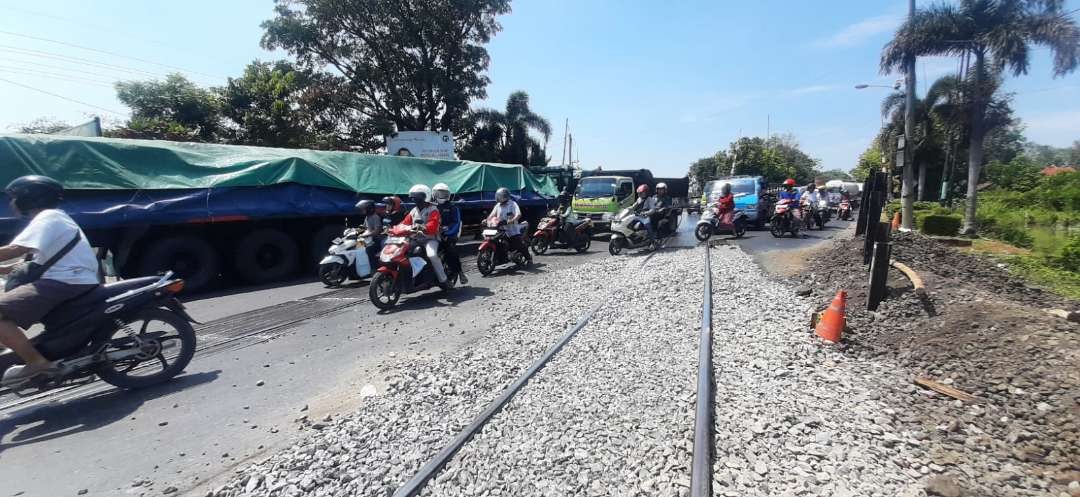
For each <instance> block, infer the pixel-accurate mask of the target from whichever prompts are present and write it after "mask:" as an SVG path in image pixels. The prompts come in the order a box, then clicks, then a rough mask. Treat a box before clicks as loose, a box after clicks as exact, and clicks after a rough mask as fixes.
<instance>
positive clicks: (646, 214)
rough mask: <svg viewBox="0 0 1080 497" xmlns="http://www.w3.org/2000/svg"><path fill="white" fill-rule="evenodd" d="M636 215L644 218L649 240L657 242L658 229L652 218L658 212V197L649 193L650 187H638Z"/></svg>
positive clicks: (635, 205)
mask: <svg viewBox="0 0 1080 497" xmlns="http://www.w3.org/2000/svg"><path fill="white" fill-rule="evenodd" d="M633 210H634V213H636V214H638V215H640V216H642V217H643V222H644V224H645V229H647V230H648V231H649V240H651V241H654V242H655V241H656V227H654V226H653V222H652V216H653V213H654V211H656V197H653V196H652V195H651V192H649V185H641V186H639V187H637V200H636V201H635V202H634V207H633Z"/></svg>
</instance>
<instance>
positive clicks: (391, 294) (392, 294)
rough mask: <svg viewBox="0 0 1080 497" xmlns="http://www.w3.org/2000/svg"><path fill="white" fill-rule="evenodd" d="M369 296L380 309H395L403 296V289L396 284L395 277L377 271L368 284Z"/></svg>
mask: <svg viewBox="0 0 1080 497" xmlns="http://www.w3.org/2000/svg"><path fill="white" fill-rule="evenodd" d="M368 297H369V298H370V299H371V303H372V304H375V307H378V308H379V309H380V310H383V311H386V310H389V309H393V308H394V306H395V305H397V302H398V299H399V298H401V289H399V288H398V287H397V285H396V284H394V278H393V277H392V276H390V275H389V274H387V273H375V276H374V277H372V278H371V283H369V284H368Z"/></svg>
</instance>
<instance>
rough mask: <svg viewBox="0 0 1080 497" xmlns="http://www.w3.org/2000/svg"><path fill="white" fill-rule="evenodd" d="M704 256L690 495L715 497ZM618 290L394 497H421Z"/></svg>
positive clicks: (709, 273)
mask: <svg viewBox="0 0 1080 497" xmlns="http://www.w3.org/2000/svg"><path fill="white" fill-rule="evenodd" d="M703 247H704V248H703V252H704V271H705V276H704V289H703V291H704V298H703V305H702V324H701V331H700V335H699V345H698V347H699V355H698V367H697V374H696V379H697V381H696V383H697V400H696V406H695V420H694V438H693V452H692V462H691V479H690V495H691V497H711V496H712V467H713V452H714V436H713V433H714V431H713V428H714V427H713V423H714V418H713V402H714V385H713V364H712V269H711V264H710V255H709V252H710V250H711V249H710V244H704V245H703ZM655 253H656V252H653V253H650V254H649V255H648V256H647V257H646V258H645V260H643V261H642V262H641V265H640V268H644V267H645V266H646V265H647V264H648V262H649V261H650V260H651V258H652V257H653V255H654V254H655ZM615 292H616V290H611V291H610V292H608V293H607V294H606V295H605V296H604V297H603V298H601V299H600V300H599V301H598V302H597V303H596V304H595V305H593V306H592V307H591V308H589V310H587V311H586V312H585V313H584V314H583V315H582V316H581V317H580V318H579V319H578V321H577V322H576V323H575V324H574V325H573V326H572V327H571V328H570V329H568V330H567V331H566V332H565V333H563V334H562V335H561V336H560V337H559V338H558V339H557V340H556V341H555V343H554V344H552V345H551V347H549V348H548V349H547V350H546V351H545V352H544V353H543V354H542V355H541V356H540V357H539V358H538V359H536V361H534V362H533V363H532V364H530V365H529V367H528V368H526V369H525V371H524V372H522V373H521V374H520V375H519V376H518V377H517V378H516V379H514V381H513V382H511V383H510V385H509V386H507V387H506V388H505V389H504V390H503V391H502V392H501V393H500V394H499V395H498V396H497V397H496V398H495V399H493V400H492V401H491V402H490V403H489V404H488V405H487V406H486V407H485V408H484V409H483V410H482V411H481V412H480V413H479V414H478V415H477V416H476V417H474V418H473V419H472V420H471V421H470V422H469V423H468V424H467V425H466V426H465V427H464V428H463V429H462V430H461V431H459V432H458V433H457V434H456V435H455V436H454V437H453V438H452V439H451V441H450V442H449V443H448V444H447V445H446V446H445V447H443V448H442V449H441V450H439V451H438V452H437V453H436V454H435V455H434V456H433V457H432V458H431V459H430V460H429V461H428V462H427V463H425V464H424V465H423V466H421V467H420V469H419V471H417V473H416V474H415V475H413V476H412V477H411V478H410V479H409V480H407V481H406V482H405V483H404V484H403V485H402V486H401V487H399V488H398V489H397V490H396V491H395V492H394V493H393V497H414V496H417V495H420V494H421V492H422V491H423V490H424V488H425V487H426V485H427V484H428V482H430V481H431V480H432V479H433V478H435V477H436V476H437V475H438V474H439V472H440V471H441V470H443V468H444V467H445V466H446V465H447V464H448V463H450V461H451V460H452V459H453V458H454V456H455V455H456V454H457V453H458V452H459V451H460V450H461V449H462V448H463V447H464V446H465V445H466V444H468V443H469V441H470V440H471V439H472V438H473V437H474V436H476V435H477V434H478V433H480V431H481V430H482V429H483V428H484V426H485V425H486V424H487V423H488V421H490V420H491V419H492V418H493V417H494V416H495V415H496V414H497V413H499V412H500V411H501V410H502V409H503V408H504V407H505V406H506V405H507V404H508V403H509V402H510V401H511V400H512V399H513V398H514V396H515V395H516V394H517V393H518V392H519V391H521V390H522V388H524V387H525V386H526V384H527V383H528V382H529V381H530V380H531V379H532V378H533V377H534V376H535V375H536V374H537V373H538V372H539V371H540V370H541V369H543V368H544V366H546V365H547V364H548V363H549V362H550V361H551V359H552V358H553V357H555V356H556V355H557V354H558V353H559V351H560V350H562V349H563V348H564V347H565V346H566V345H567V343H569V342H570V341H571V340H572V339H573V338H574V337H575V336H576V335H577V334H578V333H579V332H580V331H581V330H582V329H583V328H585V327H586V325H588V324H589V323H590V321H591V320H592V318H593V316H594V315H595V314H596V313H597V311H598V310H600V308H602V307H603V306H604V305H605V304H607V303H609V302H610V301H611V300H612V299H611V297H612V296H613V295H614V294H615Z"/></svg>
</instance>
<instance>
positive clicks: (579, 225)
mask: <svg viewBox="0 0 1080 497" xmlns="http://www.w3.org/2000/svg"><path fill="white" fill-rule="evenodd" d="M567 222H568V224H569V225H570V226H569V227H570V228H572V229H566V226H565V225H564V224H563V222H562V220H561V219H560V218H559V211H557V210H552V211H551V212H548V216H547V217H545V218H543V219H541V220H540V224H537V225H536V233H533V236H532V240H531V241H530V242H529V247H530V248H531V249H532V251H533V253H534V254H536V255H543V254H544V253H545V252H547V251H548V249H549V248H572V249H574V250H576V251H577V252H578V253H579V254H580V253H584V252H587V251H588V250H589V247H590V246H592V236H593V224H592V220H591V219H584V220H581V221H569V220H568V221H567Z"/></svg>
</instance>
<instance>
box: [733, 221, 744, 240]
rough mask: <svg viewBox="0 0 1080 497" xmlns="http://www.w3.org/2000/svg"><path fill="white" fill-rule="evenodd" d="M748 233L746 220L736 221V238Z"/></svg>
mask: <svg viewBox="0 0 1080 497" xmlns="http://www.w3.org/2000/svg"><path fill="white" fill-rule="evenodd" d="M745 234H746V222H745V221H742V220H741V219H740V220H737V221H735V238H742V237H743V235H745Z"/></svg>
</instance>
